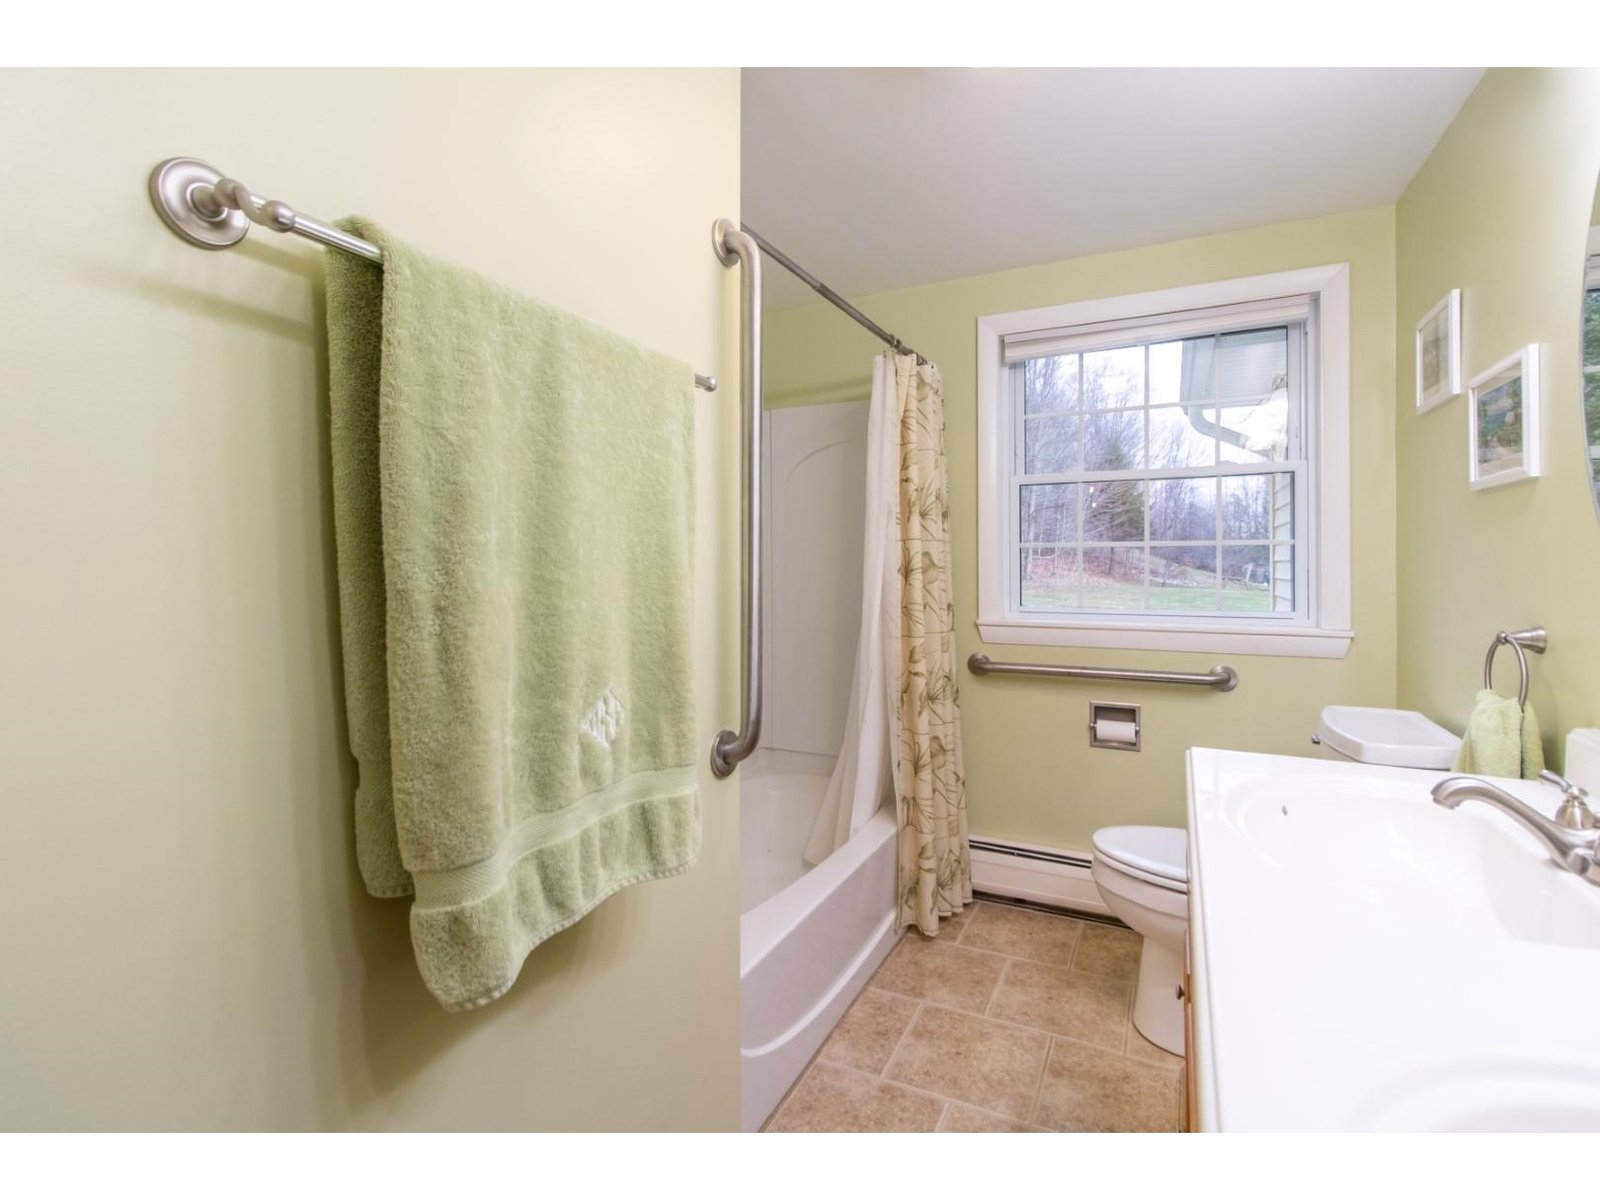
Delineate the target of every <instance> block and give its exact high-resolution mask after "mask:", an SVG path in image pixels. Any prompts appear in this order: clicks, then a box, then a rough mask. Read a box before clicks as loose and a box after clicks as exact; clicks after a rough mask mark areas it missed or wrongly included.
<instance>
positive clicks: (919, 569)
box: [884, 354, 972, 936]
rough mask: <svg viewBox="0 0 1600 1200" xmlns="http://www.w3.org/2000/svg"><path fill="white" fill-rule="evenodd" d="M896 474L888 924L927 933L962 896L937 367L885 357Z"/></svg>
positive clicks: (890, 581)
mask: <svg viewBox="0 0 1600 1200" xmlns="http://www.w3.org/2000/svg"><path fill="white" fill-rule="evenodd" d="M894 390H895V402H896V407H897V410H898V413H899V443H900V445H899V451H900V452H899V460H900V461H899V480H898V501H897V503H896V505H895V530H894V534H893V542H892V543H891V548H890V554H891V561H893V558H894V556H895V554H896V551H898V560H899V569H898V570H893V571H888V572H886V575H887V588H888V594H887V595H886V596H885V598H884V599H885V607H886V610H887V612H888V613H889V614H891V615H892V614H896V613H898V614H899V616H898V621H897V623H896V624H895V625H893V626H892V632H893V633H894V634H895V636H893V637H891V639H890V644H889V646H888V647H887V650H888V655H887V657H888V660H889V664H888V665H889V689H888V690H889V701H890V704H891V706H892V708H893V718H892V720H891V722H890V735H891V737H892V738H893V739H894V742H895V746H894V754H893V766H894V790H895V803H896V808H897V813H898V817H899V829H900V833H899V851H900V861H899V886H900V924H901V925H902V926H904V925H915V926H916V927H917V928H918V929H920V930H921V931H922V932H923V933H925V934H928V935H929V936H932V935H934V934H936V933H938V931H939V918H940V917H946V916H950V915H952V914H954V913H958V912H960V911H961V909H962V908H963V907H964V906H965V905H967V904H969V903H971V901H972V858H971V853H970V851H969V850H968V847H967V795H966V781H965V778H964V775H963V770H962V765H961V713H960V710H959V708H958V707H957V695H956V646H955V610H954V606H953V605H952V602H951V585H950V494H949V493H950V484H949V471H948V468H947V464H946V461H945V452H944V383H943V381H942V380H941V379H940V377H939V368H938V367H936V366H934V365H933V364H932V363H927V362H919V361H918V359H917V357H916V356H915V355H913V354H896V355H894Z"/></svg>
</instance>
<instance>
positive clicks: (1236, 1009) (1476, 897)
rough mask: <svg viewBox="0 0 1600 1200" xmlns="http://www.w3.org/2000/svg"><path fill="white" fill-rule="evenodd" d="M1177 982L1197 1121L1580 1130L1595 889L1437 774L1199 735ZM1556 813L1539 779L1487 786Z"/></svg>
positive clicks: (1592, 1111)
mask: <svg viewBox="0 0 1600 1200" xmlns="http://www.w3.org/2000/svg"><path fill="white" fill-rule="evenodd" d="M1188 768H1189V787H1190V792H1189V831H1190V832H1189V863H1190V867H1189V888H1190V966H1189V969H1190V972H1191V985H1190V988H1189V994H1190V998H1191V1005H1192V1016H1193V1034H1192V1036H1193V1045H1192V1057H1191V1060H1190V1062H1191V1066H1192V1068H1193V1070H1194V1072H1195V1095H1194V1100H1195V1108H1194V1113H1193V1120H1194V1123H1195V1124H1196V1125H1197V1126H1198V1127H1199V1128H1200V1129H1202V1130H1208V1131H1209V1130H1220V1131H1232V1130H1302V1131H1313V1130H1315V1131H1336V1130H1352V1131H1353V1130H1491V1129H1503V1130H1526V1131H1544V1130H1561V1129H1593V1128H1595V1127H1596V1125H1597V1124H1600V1047H1597V1045H1596V1044H1595V1042H1594V1041H1593V1039H1590V1038H1585V1037H1583V1036H1581V1034H1580V1035H1578V1036H1574V1034H1573V1032H1572V1026H1571V1025H1570V1023H1569V1022H1567V1021H1565V1020H1562V1019H1561V1018H1560V1017H1559V1008H1558V1007H1557V1008H1553V1007H1552V1004H1553V999H1552V998H1560V997H1569V998H1573V999H1574V1000H1575V1002H1581V998H1582V997H1585V996H1589V995H1593V994H1595V992H1596V989H1597V988H1600V956H1597V955H1596V953H1595V951H1596V950H1597V949H1600V888H1597V887H1595V886H1594V885H1592V884H1589V883H1587V882H1585V881H1584V880H1582V879H1580V878H1578V877H1577V876H1575V875H1572V874H1570V873H1567V872H1564V871H1562V870H1560V869H1559V868H1557V867H1556V866H1555V865H1554V864H1553V863H1552V862H1551V861H1550V859H1549V855H1548V854H1547V852H1546V851H1545V850H1544V849H1543V848H1542V847H1541V846H1540V845H1539V843H1538V842H1537V841H1536V840H1535V839H1534V838H1533V837H1532V836H1531V835H1530V834H1528V833H1527V832H1526V831H1525V830H1523V829H1522V828H1521V827H1520V826H1518V825H1517V824H1515V823H1514V822H1513V821H1512V820H1511V819H1510V818H1508V817H1507V816H1505V815H1504V814H1503V813H1499V812H1496V811H1494V810H1493V809H1491V808H1489V807H1487V806H1485V805H1465V806H1463V807H1462V808H1460V809H1458V810H1454V811H1450V810H1446V809H1443V808H1441V807H1439V806H1438V805H1436V804H1435V803H1434V802H1433V800H1432V797H1431V795H1430V789H1431V788H1432V786H1433V785H1434V784H1436V783H1438V782H1439V781H1440V780H1441V779H1443V778H1445V777H1446V776H1445V775H1444V774H1443V773H1440V772H1434V771H1419V770H1409V769H1404V768H1395V767H1373V766H1366V765H1362V764H1355V763H1330V762H1323V761H1319V760H1314V759H1303V758H1287V757H1281V756H1276V755H1263V754H1245V753H1236V752H1230V751H1222V750H1209V749H1195V750H1192V751H1190V753H1189V756H1188ZM1495 782H1496V783H1497V784H1500V785H1501V786H1503V787H1505V789H1506V790H1508V791H1510V792H1512V793H1513V794H1515V795H1516V796H1517V797H1518V798H1520V799H1522V800H1524V801H1526V802H1527V803H1529V804H1531V805H1532V806H1534V807H1535V808H1536V809H1538V810H1539V811H1540V812H1542V813H1545V814H1547V815H1548V814H1553V813H1554V811H1555V809H1556V806H1557V804H1558V802H1559V801H1560V799H1561V797H1560V794H1559V793H1558V791H1557V790H1556V789H1555V788H1553V787H1550V786H1548V785H1546V784H1540V783H1536V782H1522V781H1516V780H1496V781H1495Z"/></svg>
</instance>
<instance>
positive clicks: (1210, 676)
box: [967, 654, 1239, 692]
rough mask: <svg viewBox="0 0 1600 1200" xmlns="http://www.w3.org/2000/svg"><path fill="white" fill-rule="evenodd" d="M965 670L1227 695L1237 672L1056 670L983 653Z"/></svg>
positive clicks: (1236, 680)
mask: <svg viewBox="0 0 1600 1200" xmlns="http://www.w3.org/2000/svg"><path fill="white" fill-rule="evenodd" d="M967 670H969V671H971V672H972V673H973V674H974V675H1038V676H1045V677H1048V678H1051V679H1119V680H1123V681H1126V682H1128V683H1186V684H1192V685H1194V686H1196V687H1213V688H1216V689H1217V691H1219V692H1231V691H1233V689H1234V688H1236V687H1238V686H1239V672H1237V671H1235V670H1234V669H1233V668H1232V667H1229V666H1216V667H1212V668H1211V670H1209V671H1205V672H1196V671H1136V670H1131V669H1127V670H1125V669H1121V668H1115V667H1057V666H1052V665H1050V664H1047V663H1006V662H993V661H991V660H990V658H989V656H988V655H987V654H974V655H972V656H971V657H970V658H968V659H967Z"/></svg>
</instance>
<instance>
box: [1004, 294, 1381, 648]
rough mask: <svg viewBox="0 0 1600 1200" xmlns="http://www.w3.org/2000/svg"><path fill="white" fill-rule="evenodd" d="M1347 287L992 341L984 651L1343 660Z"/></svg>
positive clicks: (1050, 313)
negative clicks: (1037, 645)
mask: <svg viewBox="0 0 1600 1200" xmlns="http://www.w3.org/2000/svg"><path fill="white" fill-rule="evenodd" d="M1347 297H1348V284H1347V273H1346V268H1344V267H1332V268H1319V269H1315V270H1312V271H1302V272H1293V273H1290V274H1287V275H1279V276H1261V277H1257V278H1254V279H1245V280H1232V281H1228V282H1227V283H1224V284H1217V285H1203V286H1200V287H1194V288H1182V289H1176V290H1173V291H1170V292H1159V293H1146V294H1143V295H1139V296H1127V297H1119V298H1117V299H1115V300H1107V301H1090V302H1086V303H1080V304H1070V305H1064V306H1061V307H1059V308H1054V309H1040V310H1034V311H1032V312H1025V313H1008V314H1003V315H1000V316H994V317H986V318H984V319H983V320H981V321H980V322H979V329H978V332H979V361H980V366H979V419H980V438H979V442H980V458H979V464H980V481H979V482H980V489H981V492H980V495H981V499H980V514H979V519H980V531H979V543H980V544H979V554H980V560H981V574H980V586H979V626H980V628H981V630H982V632H983V636H984V639H985V640H986V641H1000V642H1042V643H1052V644H1064V645H1072V644H1077V645H1113V646H1130V647H1148V648H1168V649H1195V650H1200V649H1218V650H1222V649H1231V650H1235V651H1240V652H1246V653H1269V654H1299V655H1315V656H1337V655H1341V654H1343V652H1344V650H1345V648H1346V647H1347V646H1348V643H1349V637H1350V634H1349V631H1348V624H1349V515H1348V489H1349V481H1348V432H1347V428H1346V415H1345V414H1346V409H1347V398H1346V394H1345V393H1346V391H1347V389H1348V359H1347V354H1348V350H1347V346H1348V298H1347Z"/></svg>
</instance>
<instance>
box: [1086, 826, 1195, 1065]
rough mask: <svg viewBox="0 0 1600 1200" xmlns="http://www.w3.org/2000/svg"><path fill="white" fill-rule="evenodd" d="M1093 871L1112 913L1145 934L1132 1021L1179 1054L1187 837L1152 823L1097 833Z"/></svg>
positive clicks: (1186, 913) (1186, 923)
mask: <svg viewBox="0 0 1600 1200" xmlns="http://www.w3.org/2000/svg"><path fill="white" fill-rule="evenodd" d="M1089 874H1090V877H1091V878H1092V879H1093V880H1094V884H1095V887H1097V888H1098V889H1099V890H1100V896H1101V898H1102V899H1103V900H1104V901H1105V903H1106V907H1107V908H1109V909H1110V910H1111V912H1112V914H1113V915H1115V916H1116V917H1118V918H1120V919H1121V920H1122V921H1123V922H1125V923H1126V924H1127V925H1128V927H1129V928H1131V929H1132V930H1133V931H1134V932H1135V933H1138V934H1140V935H1142V936H1143V938H1144V947H1143V949H1142V950H1140V952H1139V983H1138V988H1137V990H1136V991H1135V993H1134V997H1133V1024H1134V1028H1136V1029H1137V1030H1138V1031H1139V1032H1140V1033H1141V1034H1143V1035H1144V1036H1145V1038H1147V1039H1148V1040H1149V1041H1152V1042H1154V1043H1155V1044H1156V1045H1158V1046H1160V1047H1161V1048H1162V1049H1163V1050H1166V1051H1168V1052H1169V1053H1172V1054H1182V1053H1183V990H1182V989H1183V954H1184V935H1185V933H1187V931H1188V928H1189V835H1188V834H1187V833H1186V832H1185V831H1184V830H1182V829H1168V828H1164V827H1161V826H1155V825H1114V826H1111V827H1109V828H1106V829H1100V830H1096V831H1095V835H1094V854H1093V856H1092V858H1091V864H1090V868H1089Z"/></svg>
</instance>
